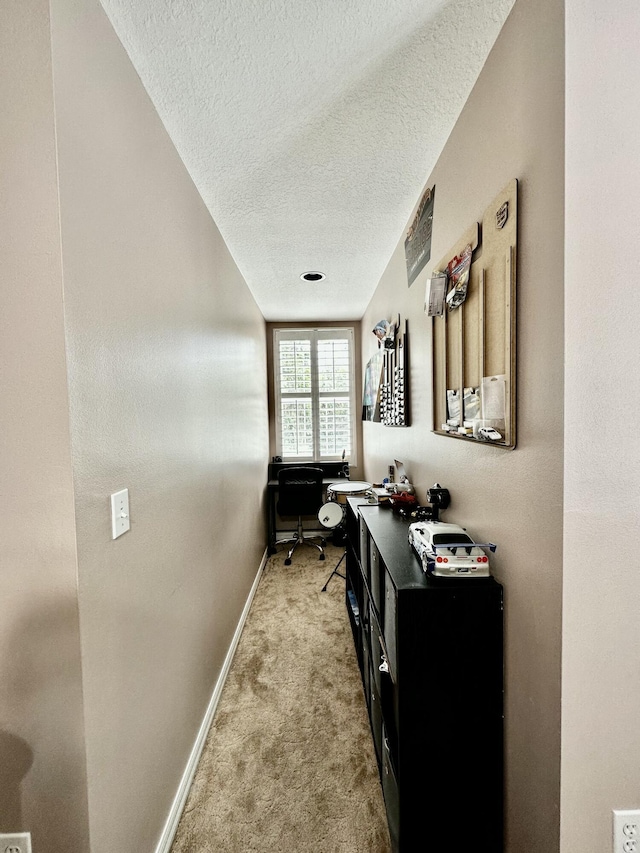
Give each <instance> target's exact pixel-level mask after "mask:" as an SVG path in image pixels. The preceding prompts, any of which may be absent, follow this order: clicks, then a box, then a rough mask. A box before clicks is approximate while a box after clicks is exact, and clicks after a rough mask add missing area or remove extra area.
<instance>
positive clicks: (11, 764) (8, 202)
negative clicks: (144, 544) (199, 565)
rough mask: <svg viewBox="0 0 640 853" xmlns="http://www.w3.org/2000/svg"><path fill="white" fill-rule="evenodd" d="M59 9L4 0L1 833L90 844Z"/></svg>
mask: <svg viewBox="0 0 640 853" xmlns="http://www.w3.org/2000/svg"><path fill="white" fill-rule="evenodd" d="M51 92H52V80H51V51H50V39H49V4H48V2H43V0H9V2H3V3H2V4H0V112H1V114H2V120H1V121H0V199H1V203H0V263H1V267H2V273H1V274H0V283H1V284H0V287H1V289H2V296H1V301H2V309H1V310H0V400H1V401H2V402H1V403H0V436H1V438H0V502H1V504H2V512H1V513H0V601H1V602H2V610H1V613H2V618H1V619H0V649H1V650H2V652H1V654H0V832H12V831H17V830H30V831H31V832H32V837H33V843H34V850H36V851H44V850H50V851H53V850H70V851H78V853H80V851H86V850H87V849H88V832H87V830H88V824H87V803H86V780H85V755H84V731H83V719H82V683H81V672H80V645H79V628H78V602H77V585H76V552H75V522H74V504H73V484H72V478H71V458H70V451H69V421H68V398H67V383H66V367H65V352H64V325H63V316H62V298H61V297H62V270H61V257H60V229H59V219H58V198H57V185H56V153H55V145H54V117H53V103H52V99H51Z"/></svg>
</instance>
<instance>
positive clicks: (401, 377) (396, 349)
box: [380, 320, 409, 426]
mask: <svg viewBox="0 0 640 853" xmlns="http://www.w3.org/2000/svg"><path fill="white" fill-rule="evenodd" d="M408 353H409V348H408V338H407V321H406V320H405V321H404V324H403V325H402V326H401V325H400V323H399V322H398V326H397V330H396V334H395V338H394V343H393V346H391V347H385V349H384V350H383V363H382V377H381V380H380V420H381V421H382V423H383V424H384V425H385V426H409V394H408V384H407V377H408Z"/></svg>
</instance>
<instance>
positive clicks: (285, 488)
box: [275, 467, 325, 566]
mask: <svg viewBox="0 0 640 853" xmlns="http://www.w3.org/2000/svg"><path fill="white" fill-rule="evenodd" d="M323 476H324V475H323V472H322V469H321V468H307V467H299V468H297V467H296V468H293V467H292V468H282V469H281V470H280V471H279V472H278V503H277V505H276V509H277V510H278V515H294V516H297V518H298V529H297V531H296V535H295V536H294V537H292V538H290V539H280V540H278V541H277V542H276V543H275V544H276V545H285V544H289V543H290V542H293V545H292V546H291V548H290V550H289V553H288V554H287V558H286V560H285V561H284V564H285V566H290V565H291V555H292V554H293V552H294V551H295V550H296V548H297V547H298V545H310V546H311V547H312V548H317V549H318V551H320V557H319V559H320V560H324V551H323V546H324V545H325V540H324V538H323V537H322V536H305V535H304V530H303V528H302V516H303V515H317V513H318V510H319V509H320V507H321V506H322V503H323V486H322V478H323ZM313 539H319V540H320V544H319V545H317V544H316V543H315V542H312V541H311V540H313Z"/></svg>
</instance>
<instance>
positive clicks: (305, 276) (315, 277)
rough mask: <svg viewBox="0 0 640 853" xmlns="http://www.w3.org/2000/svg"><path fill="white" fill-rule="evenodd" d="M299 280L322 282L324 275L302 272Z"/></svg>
mask: <svg viewBox="0 0 640 853" xmlns="http://www.w3.org/2000/svg"><path fill="white" fill-rule="evenodd" d="M300 278H301V279H302V280H303V281H322V280H323V279H324V278H326V275H325V274H324V273H323V272H303V273H302V275H301V276H300Z"/></svg>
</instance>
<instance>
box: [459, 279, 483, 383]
mask: <svg viewBox="0 0 640 853" xmlns="http://www.w3.org/2000/svg"><path fill="white" fill-rule="evenodd" d="M478 267H479V265H478V264H474V265H473V266H472V267H471V277H470V282H469V289H468V291H467V299H466V302H465V303H464V305H463V306H462V307H463V308H464V351H463V384H464V387H465V388H467V387H469V386H472V387H474V388H475V387H476V386H477V385H479V384H480V379H481V374H480V365H479V353H478V350H479V345H480V343H479V342H480V277H481V272H482V270H481V269H479V268H478Z"/></svg>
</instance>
